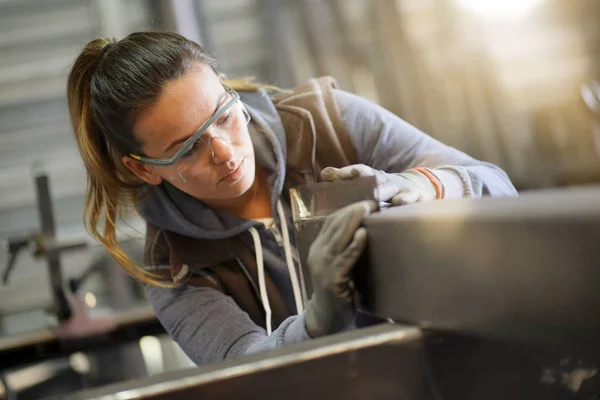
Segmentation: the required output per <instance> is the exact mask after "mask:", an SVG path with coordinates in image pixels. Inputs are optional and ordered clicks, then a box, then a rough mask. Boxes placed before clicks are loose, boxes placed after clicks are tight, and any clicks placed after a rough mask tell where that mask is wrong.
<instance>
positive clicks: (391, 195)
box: [321, 164, 444, 206]
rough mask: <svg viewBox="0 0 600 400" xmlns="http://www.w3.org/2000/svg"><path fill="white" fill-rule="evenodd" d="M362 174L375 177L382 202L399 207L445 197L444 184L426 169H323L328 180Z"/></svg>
mask: <svg viewBox="0 0 600 400" xmlns="http://www.w3.org/2000/svg"><path fill="white" fill-rule="evenodd" d="M421 171H423V172H421ZM428 175H429V177H428ZM363 176H374V177H375V178H376V180H377V193H376V199H377V201H379V202H390V203H392V205H395V206H397V205H404V204H411V203H416V202H419V201H426V200H435V199H440V198H443V191H444V190H443V185H442V183H441V182H440V181H439V180H437V178H436V177H435V176H434V175H433V174H431V172H428V171H427V170H425V169H423V168H416V169H409V170H406V171H404V172H402V173H400V174H389V173H387V172H384V171H380V170H376V169H373V168H371V167H369V166H367V165H363V164H356V165H350V166H347V167H343V168H334V167H327V168H325V169H323V170H322V171H321V178H322V179H323V180H324V181H329V182H331V181H335V180H338V179H339V180H346V179H353V178H357V177H363ZM433 180H435V183H434V181H433Z"/></svg>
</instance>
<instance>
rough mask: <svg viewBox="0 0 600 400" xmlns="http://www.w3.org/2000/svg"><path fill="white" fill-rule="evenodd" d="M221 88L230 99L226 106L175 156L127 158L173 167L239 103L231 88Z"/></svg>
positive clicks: (188, 140)
mask: <svg viewBox="0 0 600 400" xmlns="http://www.w3.org/2000/svg"><path fill="white" fill-rule="evenodd" d="M223 88H224V89H225V91H226V92H227V93H228V94H229V95H230V96H231V99H230V100H229V101H228V102H227V103H226V104H224V105H223V106H222V107H221V108H219V109H218V110H217V112H216V113H215V114H214V115H213V116H212V117H211V118H210V119H209V120H208V121H206V123H204V124H203V125H202V126H201V127H200V129H198V130H197V131H196V133H194V135H193V136H190V138H189V139H187V140H186V141H185V142H183V145H182V146H181V148H180V149H179V150H177V152H176V153H175V154H173V155H172V156H171V157H168V158H150V157H146V156H140V155H136V154H129V156H130V157H131V158H133V159H135V160H138V161H140V162H143V163H144V164H150V165H156V166H159V167H168V166H171V165H174V164H175V163H176V162H177V161H179V159H180V158H181V157H182V156H183V155H184V154H185V153H187V152H188V151H189V150H190V148H191V147H192V146H193V145H194V143H196V141H198V140H199V139H200V137H201V136H202V135H204V133H205V132H206V130H207V129H208V128H209V127H210V126H211V125H212V124H213V123H214V122H215V121H217V120H218V119H219V117H221V115H223V114H224V113H225V112H227V110H229V109H230V108H231V107H232V106H233V105H235V104H236V103H237V102H238V101H239V99H240V95H239V94H238V93H237V92H236V91H235V90H233V89H232V88H230V87H229V86H226V85H223Z"/></svg>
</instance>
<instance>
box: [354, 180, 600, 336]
mask: <svg viewBox="0 0 600 400" xmlns="http://www.w3.org/2000/svg"><path fill="white" fill-rule="evenodd" d="M365 226H366V228H367V232H368V237H369V242H368V249H367V251H366V256H365V257H364V259H363V260H362V263H361V264H362V265H359V266H358V267H357V274H358V278H357V279H356V281H357V282H356V284H357V287H358V289H359V291H361V292H362V294H363V300H364V304H363V305H364V307H365V308H366V309H368V310H369V311H370V312H372V313H374V314H376V315H379V316H385V317H390V318H392V319H394V320H396V321H401V322H405V323H410V324H416V325H418V326H421V327H423V328H427V329H432V330H436V331H446V332H456V333H460V334H472V335H480V336H483V337H489V338H496V339H501V340H502V339H507V340H523V341H527V340H534V341H548V342H562V341H563V340H567V339H568V340H575V339H576V340H578V341H582V340H586V339H587V340H590V341H592V342H593V343H597V342H598V340H597V338H599V337H600V311H598V307H597V305H598V304H600V290H598V282H600V259H599V253H598V249H599V246H600V242H599V240H600V189H597V188H594V189H580V190H569V191H564V192H562V191H547V192H546V191H544V192H541V193H532V194H526V195H524V196H522V197H520V198H504V199H492V198H484V199H480V200H467V199H464V200H446V201H442V202H429V203H422V204H414V205H409V206H403V207H392V208H389V209H386V210H383V211H382V212H380V213H376V214H373V215H371V216H368V217H367V218H366V219H365ZM598 343H599V344H600V342H598Z"/></svg>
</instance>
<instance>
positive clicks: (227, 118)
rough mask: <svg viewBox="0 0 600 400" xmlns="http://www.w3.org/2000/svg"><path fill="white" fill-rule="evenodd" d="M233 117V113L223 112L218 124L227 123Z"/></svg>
mask: <svg viewBox="0 0 600 400" xmlns="http://www.w3.org/2000/svg"><path fill="white" fill-rule="evenodd" d="M230 119H231V113H230V112H227V114H223V116H222V117H221V118H219V120H218V121H217V125H219V126H220V125H223V124H225V123H227V121H229V120H230Z"/></svg>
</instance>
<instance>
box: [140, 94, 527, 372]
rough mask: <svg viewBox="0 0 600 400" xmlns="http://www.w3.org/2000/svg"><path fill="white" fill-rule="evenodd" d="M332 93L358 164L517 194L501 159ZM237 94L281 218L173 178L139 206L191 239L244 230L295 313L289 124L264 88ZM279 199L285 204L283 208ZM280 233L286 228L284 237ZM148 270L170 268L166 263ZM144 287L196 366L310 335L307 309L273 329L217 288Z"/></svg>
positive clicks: (474, 191)
mask: <svg viewBox="0 0 600 400" xmlns="http://www.w3.org/2000/svg"><path fill="white" fill-rule="evenodd" d="M334 93H335V97H336V100H337V102H338V105H339V109H340V112H341V115H342V120H343V121H344V123H345V125H346V130H347V132H348V134H349V136H350V140H351V142H352V144H353V146H354V148H355V150H356V152H357V159H358V163H361V164H366V165H368V166H370V167H372V168H375V169H379V170H382V171H386V172H388V173H400V172H402V171H404V170H406V169H409V168H413V167H428V168H431V169H433V172H434V174H435V175H436V176H437V177H438V179H440V181H442V183H443V184H444V186H445V189H446V196H447V197H462V196H466V197H480V196H482V195H491V196H498V197H499V196H516V195H517V192H516V190H515V188H514V187H513V185H512V184H511V182H510V180H509V178H508V177H507V175H506V174H505V173H504V172H503V171H502V170H501V169H500V168H498V167H497V166H495V165H493V164H489V163H485V162H481V161H478V160H475V159H473V158H472V157H470V156H468V155H466V154H464V153H462V152H460V151H458V150H456V149H454V148H452V147H449V146H446V145H444V144H442V143H440V142H439V141H437V140H435V139H433V138H431V137H430V136H428V135H426V134H424V133H423V132H421V131H419V130H418V129H416V128H415V127H413V126H411V125H409V124H408V123H406V122H405V121H403V120H402V119H400V118H399V117H397V116H396V115H394V114H392V113H390V112H388V111H387V110H385V109H383V108H381V107H379V106H378V105H376V104H374V103H371V102H369V101H367V100H365V99H363V98H360V97H358V96H355V95H353V94H350V93H347V92H344V91H341V90H335V91H334ZM240 96H241V98H242V101H243V102H244V104H245V105H246V107H247V109H248V111H249V112H250V115H251V116H252V119H253V121H254V123H257V124H260V126H262V127H263V128H264V129H262V130H257V129H255V128H254V124H252V123H251V124H250V126H249V129H250V135H251V138H252V143H253V145H254V149H255V153H256V161H257V163H258V164H259V165H261V166H263V167H264V168H265V169H266V170H267V171H268V173H269V185H270V189H271V199H272V208H273V215H274V216H275V221H276V226H273V227H266V226H265V225H264V224H263V223H261V222H258V221H249V220H243V219H240V218H237V217H233V216H231V215H227V214H224V213H220V212H217V211H215V210H213V209H211V208H209V207H206V206H204V205H203V204H202V203H201V202H199V201H197V200H195V199H193V198H192V197H190V196H188V195H187V194H185V193H182V192H180V191H179V190H177V189H175V188H174V187H173V186H171V185H169V184H163V185H159V186H154V187H152V188H150V195H149V196H148V197H147V198H145V199H144V202H143V203H142V205H141V214H142V216H143V217H144V218H145V219H146V220H148V221H149V222H150V223H152V224H153V225H155V226H157V227H159V228H163V229H166V230H169V231H172V232H176V233H179V234H181V235H185V236H190V237H195V238H202V239H222V238H229V237H232V236H234V235H238V234H240V233H241V234H242V237H243V239H244V240H245V241H246V242H247V243H248V244H249V245H250V246H254V248H256V246H260V247H261V249H262V256H263V257H262V258H263V260H262V261H263V265H264V270H265V272H266V273H267V274H269V276H270V277H271V279H272V280H273V282H274V283H275V285H276V286H277V288H278V289H279V292H280V293H281V294H282V297H283V300H284V302H285V303H286V306H287V308H288V309H289V310H290V313H291V314H296V310H297V308H296V307H297V303H296V302H295V301H294V290H293V287H292V282H291V280H290V276H291V275H290V273H289V272H288V271H289V268H290V266H289V264H290V258H289V256H288V257H287V260H288V262H287V263H286V256H287V255H288V254H287V252H289V246H287V247H286V245H291V246H292V247H293V231H292V230H291V229H289V228H291V226H292V225H291V213H290V205H289V204H288V203H287V202H286V201H284V200H281V201H280V198H281V191H282V188H283V182H284V178H285V173H286V170H285V165H286V163H285V159H286V144H285V143H286V138H285V132H284V131H283V127H282V124H281V121H280V119H279V116H278V114H277V111H276V110H275V107H274V105H273V103H272V101H271V100H270V98H269V97H268V95H267V94H266V93H265V92H257V93H244V92H242V93H240ZM279 204H280V205H281V206H282V207H278V205H279ZM282 215H283V216H284V217H283V218H284V219H285V222H284V221H282V218H281V216H282ZM286 227H287V229H288V230H289V235H282V234H281V232H282V228H286ZM257 234H258V235H257ZM256 236H258V237H256ZM283 236H286V237H287V236H289V239H288V241H287V242H286V241H285V240H283V239H282V238H283ZM294 253H295V252H294ZM293 262H296V261H295V259H294V261H293ZM147 268H148V269H170V266H168V265H151V266H148V267H147ZM146 290H147V294H148V297H149V299H150V302H151V303H152V306H153V307H154V309H155V311H156V314H157V316H158V318H159V320H160V322H161V323H162V325H163V326H164V327H165V329H166V330H167V332H168V333H169V335H170V336H171V337H172V338H173V340H175V341H176V342H177V343H178V344H179V345H180V347H181V348H182V349H183V351H184V352H185V353H186V354H187V355H188V357H189V358H190V359H191V360H192V361H194V362H195V363H197V364H204V363H207V362H210V361H216V360H223V359H228V358H235V357H239V356H242V355H246V354H252V353H257V352H260V351H265V350H269V349H274V348H276V347H279V346H282V345H285V344H289V343H295V342H299V341H303V340H307V339H309V336H308V335H307V333H306V330H305V327H304V315H303V314H302V313H300V315H294V316H292V317H290V318H288V319H286V320H285V321H284V322H283V323H281V324H280V325H279V326H278V327H273V331H272V333H271V334H270V335H268V334H267V332H266V331H265V329H263V328H262V327H259V326H257V325H255V324H254V323H253V322H252V321H251V320H250V318H249V317H248V315H247V314H246V313H245V312H244V311H243V310H242V309H240V308H239V306H238V305H237V304H236V303H235V302H234V301H233V299H232V298H231V297H229V296H227V295H225V294H223V293H221V292H219V291H217V290H214V289H211V288H205V287H194V286H189V285H184V286H182V287H180V288H176V289H165V288H159V287H153V286H148V287H147V289H146ZM265 300H266V299H263V303H265ZM267 302H268V300H267Z"/></svg>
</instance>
